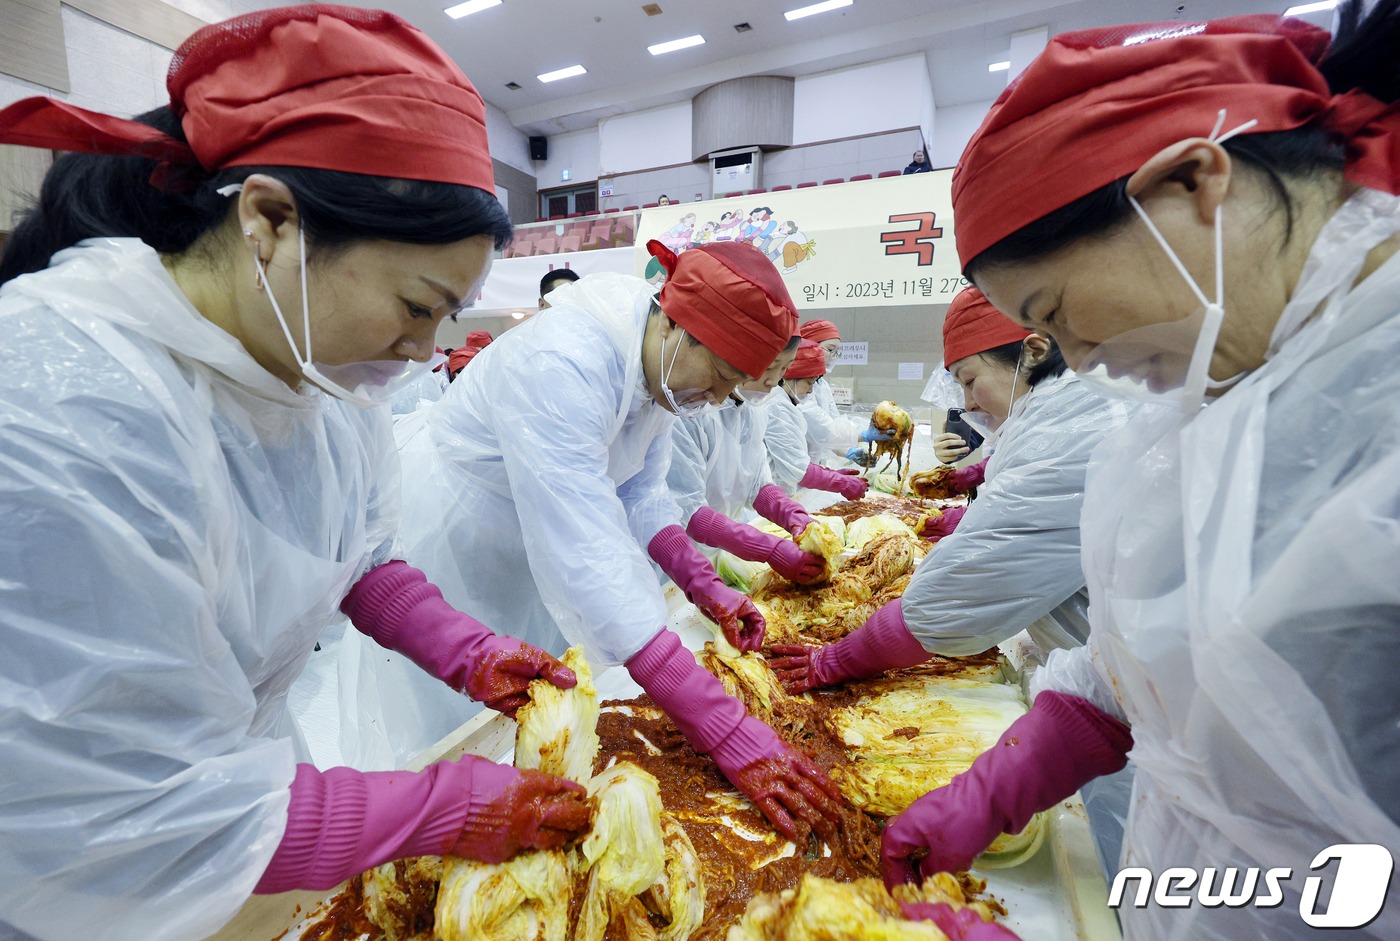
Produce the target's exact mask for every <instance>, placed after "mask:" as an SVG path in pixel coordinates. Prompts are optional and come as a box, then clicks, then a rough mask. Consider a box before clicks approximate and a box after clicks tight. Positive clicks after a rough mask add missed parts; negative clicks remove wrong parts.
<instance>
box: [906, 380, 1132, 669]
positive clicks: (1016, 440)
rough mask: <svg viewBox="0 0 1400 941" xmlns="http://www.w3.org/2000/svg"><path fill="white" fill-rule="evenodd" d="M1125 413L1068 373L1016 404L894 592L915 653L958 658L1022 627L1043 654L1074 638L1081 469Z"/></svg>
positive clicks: (1084, 628)
mask: <svg viewBox="0 0 1400 941" xmlns="http://www.w3.org/2000/svg"><path fill="white" fill-rule="evenodd" d="M1131 411H1132V408H1131V407H1130V406H1129V405H1127V404H1125V403H1122V402H1111V401H1109V400H1107V399H1105V398H1103V397H1101V396H1099V395H1097V394H1096V393H1094V392H1093V391H1092V390H1090V389H1089V388H1088V387H1087V386H1085V385H1084V384H1083V383H1082V382H1079V381H1078V380H1077V379H1075V377H1074V374H1073V373H1070V372H1066V373H1064V374H1063V375H1061V376H1057V377H1053V378H1049V379H1045V380H1043V381H1042V382H1040V384H1038V385H1037V386H1036V387H1035V388H1034V389H1032V390H1031V391H1030V392H1028V393H1026V394H1025V395H1024V396H1022V397H1021V398H1020V399H1019V400H1018V401H1017V402H1016V407H1015V409H1014V410H1013V413H1012V415H1011V417H1010V418H1008V419H1007V421H1006V424H1005V425H1003V426H1002V432H1001V436H1000V441H999V443H998V444H997V449H996V451H995V453H994V454H993V455H992V457H991V460H989V461H988V463H987V470H986V482H985V483H984V484H983V485H982V486H981V487H979V488H978V492H977V499H976V500H974V501H972V504H971V506H969V507H968V510H967V514H966V515H965V516H964V517H963V518H962V522H961V523H959V524H958V528H957V530H956V531H955V532H954V533H953V534H952V535H951V536H948V537H946V538H944V539H941V540H939V542H938V544H937V545H936V546H934V548H933V551H932V552H930V553H929V554H928V555H927V556H925V557H924V559H923V561H921V562H920V563H919V567H918V568H917V569H916V570H915V572H914V577H913V578H912V579H910V582H909V588H908V590H906V591H905V593H904V603H903V611H904V619H905V622H906V624H907V625H908V627H909V631H910V633H912V634H913V635H914V636H915V637H916V638H918V640H919V642H920V643H922V644H923V645H924V647H925V649H927V650H929V651H930V652H932V653H938V654H942V655H944V656H956V657H961V656H968V655H970V654H974V653H980V652H981V651H983V650H986V649H987V648H988V647H991V646H993V645H994V644H998V643H1000V642H1002V641H1004V640H1006V639H1007V638H1008V637H1011V636H1012V635H1014V634H1017V633H1019V632H1020V631H1023V630H1027V629H1029V630H1030V632H1031V636H1032V637H1033V638H1034V639H1035V641H1036V643H1037V644H1039V645H1040V646H1041V647H1042V648H1043V649H1046V650H1051V649H1054V648H1056V647H1068V646H1074V645H1078V644H1082V643H1084V640H1085V637H1086V636H1087V634H1088V617H1087V613H1086V607H1087V603H1086V598H1085V594H1084V571H1083V568H1082V566H1081V564H1080V556H1079V515H1080V510H1081V508H1082V507H1083V503H1084V475H1085V470H1086V468H1087V467H1088V464H1089V456H1090V454H1091V453H1092V452H1093V450H1094V448H1095V447H1096V446H1097V445H1098V444H1099V443H1100V442H1102V441H1103V440H1104V439H1105V438H1107V437H1108V436H1109V435H1111V434H1112V433H1113V432H1115V431H1116V430H1118V429H1119V428H1121V427H1122V426H1123V424H1124V422H1126V421H1127V419H1128V415H1129V414H1130V412H1131Z"/></svg>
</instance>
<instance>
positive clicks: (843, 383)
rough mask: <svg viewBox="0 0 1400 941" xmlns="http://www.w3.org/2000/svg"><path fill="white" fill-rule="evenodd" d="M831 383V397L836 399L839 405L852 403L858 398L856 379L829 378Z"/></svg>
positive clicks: (828, 380)
mask: <svg viewBox="0 0 1400 941" xmlns="http://www.w3.org/2000/svg"><path fill="white" fill-rule="evenodd" d="M826 381H827V382H829V383H831V397H832V398H834V399H835V400H836V404H837V405H850V404H851V403H852V402H854V401H855V398H856V381H855V380H854V379H850V378H847V379H827V380H826Z"/></svg>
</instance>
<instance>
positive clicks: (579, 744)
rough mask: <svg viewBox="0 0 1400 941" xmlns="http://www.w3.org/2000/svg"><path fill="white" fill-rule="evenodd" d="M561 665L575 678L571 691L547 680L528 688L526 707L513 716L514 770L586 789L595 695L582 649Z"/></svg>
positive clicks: (594, 737)
mask: <svg viewBox="0 0 1400 941" xmlns="http://www.w3.org/2000/svg"><path fill="white" fill-rule="evenodd" d="M562 659H563V662H564V665H565V666H566V667H569V668H570V669H571V670H573V671H574V675H576V676H577V677H578V685H577V686H575V687H574V688H573V689H559V688H558V687H556V686H555V685H554V684H552V683H550V682H549V681H548V680H535V681H534V682H532V683H531V684H530V701H529V702H528V703H526V704H525V705H523V706H521V707H520V710H519V712H518V713H517V714H516V721H517V722H518V723H519V728H518V729H517V730H516V733H515V766H516V767H517V768H521V769H525V768H533V769H535V770H537V771H543V772H546V773H548V774H557V775H559V776H561V777H565V778H568V779H570V780H571V781H577V782H578V783H579V784H587V783H588V779H589V778H590V777H591V776H592V775H593V763H594V761H595V760H596V759H597V757H598V690H597V689H595V688H594V686H593V673H592V671H590V670H589V668H588V661H587V660H586V659H585V658H584V656H583V648H582V647H570V648H569V649H568V650H567V651H565V653H564V656H563V658H562Z"/></svg>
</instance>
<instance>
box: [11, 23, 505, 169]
mask: <svg viewBox="0 0 1400 941" xmlns="http://www.w3.org/2000/svg"><path fill="white" fill-rule="evenodd" d="M166 87H167V88H168V89H169V91H170V107H171V110H172V111H174V112H175V114H176V115H177V116H178V117H179V118H180V121H181V123H182V125H183V127H184V132H185V138H186V140H188V141H189V143H188V144H184V143H181V142H180V141H177V140H174V139H172V138H170V137H167V136H166V135H164V134H162V133H161V132H160V131H157V130H156V129H154V128H151V127H147V126H146V125H144V124H140V123H138V122H136V121H128V120H124V119H122V118H115V117H112V116H110V115H106V114H98V113H96V112H92V111H87V110H85V109H83V108H77V107H74V106H73V105H70V104H66V103H64V102H61V101H56V100H54V99H52V98H26V99H24V100H23V101H18V102H16V103H15V104H13V105H11V106H10V107H8V108H6V109H4V110H3V111H0V143H7V144H24V145H28V146H31V147H47V148H51V149H55V150H77V151H83V152H85V153H96V154H141V155H144V156H147V157H151V158H153V159H156V160H158V161H160V166H159V167H158V168H157V170H156V173H155V174H154V175H153V177H152V182H153V183H155V184H156V185H159V186H164V187H166V188H186V187H188V186H189V185H191V177H192V176H193V177H197V176H198V175H199V174H200V173H206V174H212V173H214V172H215V171H217V170H221V169H223V168H224V167H235V166H295V167H314V168H317V169H323V170H341V171H346V172H349V173H363V174H368V175H373V176H386V177H396V178H402V179H413V180H433V181H436V182H440V183H458V184H461V185H463V186H471V187H475V188H477V189H482V190H485V191H486V192H488V193H491V194H492V195H494V194H495V183H494V179H493V174H492V170H491V155H490V153H489V151H488V150H487V146H486V106H485V104H484V103H483V102H482V100H481V96H480V95H479V94H477V91H476V89H475V88H474V87H472V83H471V82H469V81H468V80H467V77H466V76H465V75H463V74H462V70H461V69H459V68H458V67H457V66H456V64H455V63H454V62H453V61H452V60H451V59H450V58H448V56H447V54H446V53H444V52H443V51H442V50H441V49H439V48H438V46H437V45H436V44H435V43H434V42H433V41H432V40H431V39H429V38H428V37H427V36H425V35H424V34H423V33H422V32H420V31H419V30H418V29H416V28H415V27H413V26H410V25H409V24H408V23H407V22H405V21H404V20H402V19H400V18H399V17H397V16H395V15H394V14H392V13H385V12H383V11H382V10H361V9H356V8H354V7H344V6H333V5H330V4H306V5H304V6H296V7H284V8H281V9H274V10H263V11H260V12H257V13H249V14H247V15H245V16H239V17H234V18H233V19H231V20H226V21H224V22H222V23H215V24H213V25H211V26H206V27H205V28H203V29H201V30H199V31H198V32H196V33H195V34H194V35H193V36H191V37H190V38H189V39H187V40H185V42H184V43H183V44H182V45H181V46H180V48H179V49H178V50H177V51H176V53H175V57H174V58H173V59H172V60H171V63H170V72H169V74H168V77H167V79H166Z"/></svg>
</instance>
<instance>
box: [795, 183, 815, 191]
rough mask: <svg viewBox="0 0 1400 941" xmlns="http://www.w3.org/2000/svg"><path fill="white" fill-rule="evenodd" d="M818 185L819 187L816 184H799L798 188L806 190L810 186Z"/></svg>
mask: <svg viewBox="0 0 1400 941" xmlns="http://www.w3.org/2000/svg"><path fill="white" fill-rule="evenodd" d="M816 185H817V184H815V183H798V184H797V188H798V189H800V190H805V189H806V188H807V187H809V186H816Z"/></svg>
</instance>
